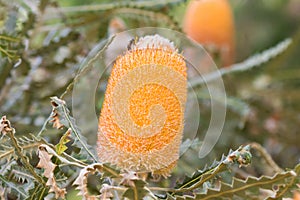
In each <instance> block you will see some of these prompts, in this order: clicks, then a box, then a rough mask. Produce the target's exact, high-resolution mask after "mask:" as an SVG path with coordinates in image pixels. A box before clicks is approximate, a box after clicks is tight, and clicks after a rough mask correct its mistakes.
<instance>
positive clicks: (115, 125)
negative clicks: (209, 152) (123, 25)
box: [97, 35, 187, 175]
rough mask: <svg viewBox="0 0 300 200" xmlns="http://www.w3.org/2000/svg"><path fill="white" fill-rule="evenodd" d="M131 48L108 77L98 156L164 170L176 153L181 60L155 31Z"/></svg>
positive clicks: (135, 168)
mask: <svg viewBox="0 0 300 200" xmlns="http://www.w3.org/2000/svg"><path fill="white" fill-rule="evenodd" d="M130 49H131V50H128V51H127V52H126V53H125V54H124V55H122V56H119V57H118V58H117V60H116V62H115V64H114V66H113V69H112V73H111V76H110V78H109V80H108V85H107V89H106V93H105V99H104V103H103V107H102V110H101V115H100V119H99V129H98V145H97V151H98V156H99V159H100V161H102V162H110V163H112V164H116V165H117V166H118V167H120V168H123V169H127V170H133V171H139V172H149V171H150V172H155V171H161V172H162V174H163V175H166V174H167V173H168V172H169V171H170V170H171V169H169V168H168V166H172V167H174V166H175V165H174V162H176V160H177V159H178V157H179V146H180V143H181V138H182V132H183V123H184V109H185V103H186V96H187V91H186V90H187V89H186V87H187V86H186V81H187V80H186V77H187V75H186V64H185V61H184V58H183V57H182V56H181V55H180V54H179V53H178V52H177V49H176V48H175V47H174V45H173V43H172V42H170V41H169V40H167V39H165V38H163V37H161V36H159V35H153V36H145V37H142V38H140V39H139V40H138V41H137V42H136V43H135V44H133V45H132V47H131V48H130ZM172 167H170V168H172ZM166 169H168V170H166Z"/></svg>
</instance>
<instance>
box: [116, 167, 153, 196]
mask: <svg viewBox="0 0 300 200" xmlns="http://www.w3.org/2000/svg"><path fill="white" fill-rule="evenodd" d="M122 176H123V179H122V181H121V184H122V185H125V186H126V187H128V189H127V190H126V191H125V192H124V194H123V197H124V198H128V199H134V200H143V198H144V197H145V196H146V195H147V194H148V193H149V190H148V189H146V188H145V186H146V184H147V183H146V182H145V181H144V180H142V179H140V178H139V177H138V176H137V175H136V173H135V172H127V173H125V174H122Z"/></svg>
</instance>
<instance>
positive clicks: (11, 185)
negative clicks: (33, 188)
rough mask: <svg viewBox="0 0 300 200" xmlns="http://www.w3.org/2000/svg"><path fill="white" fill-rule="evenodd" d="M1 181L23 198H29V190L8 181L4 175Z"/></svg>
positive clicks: (0, 177) (0, 178) (0, 176)
mask: <svg viewBox="0 0 300 200" xmlns="http://www.w3.org/2000/svg"><path fill="white" fill-rule="evenodd" d="M0 181H1V182H2V183H4V184H5V185H6V186H7V187H8V188H11V189H13V190H15V191H16V192H17V194H19V195H20V196H22V197H23V198H27V197H28V194H27V192H26V191H25V190H24V189H23V188H22V187H20V186H18V185H16V184H14V183H12V182H10V181H8V180H7V179H6V178H5V177H4V176H2V175H0Z"/></svg>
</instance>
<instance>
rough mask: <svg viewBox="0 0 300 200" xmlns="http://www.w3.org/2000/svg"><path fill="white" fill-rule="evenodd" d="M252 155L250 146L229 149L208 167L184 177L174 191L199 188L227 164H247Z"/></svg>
mask: <svg viewBox="0 0 300 200" xmlns="http://www.w3.org/2000/svg"><path fill="white" fill-rule="evenodd" d="M251 158H252V155H251V153H250V146H248V145H247V146H244V147H242V146H241V147H240V148H238V149H237V150H235V151H232V150H230V151H229V154H228V156H222V159H221V161H214V162H213V164H212V165H211V166H209V167H207V166H206V167H205V168H204V169H203V170H198V171H197V172H195V173H194V174H193V175H192V177H186V179H185V180H184V181H183V182H182V183H181V184H177V185H176V186H175V188H176V192H186V191H192V190H194V189H196V188H200V187H202V186H203V184H204V183H205V182H206V181H208V180H211V179H212V178H213V177H215V175H217V174H218V173H220V172H223V171H225V170H227V166H228V165H232V164H239V165H240V166H241V165H244V166H247V165H249V164H250V162H251Z"/></svg>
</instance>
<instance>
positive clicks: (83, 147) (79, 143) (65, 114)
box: [51, 97, 97, 162]
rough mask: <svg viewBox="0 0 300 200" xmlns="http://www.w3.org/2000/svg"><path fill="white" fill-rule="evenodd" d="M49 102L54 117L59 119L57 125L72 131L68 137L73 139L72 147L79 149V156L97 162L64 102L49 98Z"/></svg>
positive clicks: (92, 150) (91, 148)
mask: <svg viewBox="0 0 300 200" xmlns="http://www.w3.org/2000/svg"><path fill="white" fill-rule="evenodd" d="M51 100H52V105H53V113H55V117H58V118H59V123H61V124H63V125H64V126H65V127H67V128H70V129H71V130H72V131H71V134H70V137H71V138H72V139H74V142H73V145H74V146H76V147H79V148H80V153H79V154H81V155H83V156H86V157H87V158H89V159H92V160H93V161H94V162H97V159H96V156H95V155H96V153H95V149H94V148H93V147H92V146H91V145H89V144H88V143H87V140H86V138H85V137H84V136H83V135H82V134H81V131H80V130H79V128H78V127H77V125H76V123H75V119H74V118H73V117H71V116H70V111H69V109H68V108H67V106H66V103H65V101H63V100H61V99H59V98H58V97H51Z"/></svg>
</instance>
